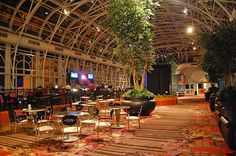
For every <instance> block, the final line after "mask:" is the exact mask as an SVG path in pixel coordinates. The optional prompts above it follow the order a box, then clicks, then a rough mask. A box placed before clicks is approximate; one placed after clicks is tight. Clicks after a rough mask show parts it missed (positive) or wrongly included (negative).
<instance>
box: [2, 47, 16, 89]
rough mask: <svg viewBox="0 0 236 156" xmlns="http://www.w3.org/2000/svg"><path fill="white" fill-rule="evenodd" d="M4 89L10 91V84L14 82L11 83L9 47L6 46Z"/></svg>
mask: <svg viewBox="0 0 236 156" xmlns="http://www.w3.org/2000/svg"><path fill="white" fill-rule="evenodd" d="M4 79H5V84H4V86H5V89H11V84H12V83H14V82H11V45H10V44H6V49H5V76H4Z"/></svg>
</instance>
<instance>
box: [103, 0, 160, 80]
mask: <svg viewBox="0 0 236 156" xmlns="http://www.w3.org/2000/svg"><path fill="white" fill-rule="evenodd" d="M109 2H110V4H111V6H110V8H109V10H108V14H107V17H106V19H105V22H104V23H103V25H104V26H105V27H107V28H109V29H110V30H111V31H112V32H113V34H114V35H115V38H116V41H117V47H116V48H115V49H114V54H115V55H116V56H117V58H118V59H119V61H120V62H121V63H122V64H123V65H125V66H126V67H127V68H128V69H129V70H130V71H131V72H134V70H135V71H137V72H138V74H139V76H141V74H142V70H143V69H144V66H145V64H146V65H147V70H151V69H152V67H151V66H152V65H153V64H154V63H155V52H154V48H153V40H152V39H153V34H154V28H153V24H152V22H151V21H152V20H153V12H154V10H155V8H156V6H157V5H156V4H155V3H153V2H152V1H151V0H110V1H109Z"/></svg>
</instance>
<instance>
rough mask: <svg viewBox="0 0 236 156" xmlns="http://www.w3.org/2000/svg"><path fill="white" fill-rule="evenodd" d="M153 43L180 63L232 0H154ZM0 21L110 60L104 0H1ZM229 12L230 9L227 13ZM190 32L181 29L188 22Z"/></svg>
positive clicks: (228, 15)
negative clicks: (199, 35) (104, 22)
mask: <svg viewBox="0 0 236 156" xmlns="http://www.w3.org/2000/svg"><path fill="white" fill-rule="evenodd" d="M155 1H156V2H158V3H159V4H160V8H158V9H157V10H156V16H155V25H156V30H155V39H154V45H155V48H156V52H157V53H158V54H161V55H164V56H167V57H169V58H172V59H175V60H176V61H177V62H179V63H181V62H184V61H186V58H187V57H188V56H192V55H194V56H195V55H196V56H197V55H200V54H201V52H200V51H198V50H193V47H194V46H197V45H196V43H195V39H194V36H195V35H196V34H197V33H198V32H201V31H211V29H212V27H213V26H215V25H217V24H219V23H220V22H221V21H223V20H232V19H233V18H235V11H233V10H234V9H235V7H236V1H235V0H155ZM0 3H1V5H0V16H1V18H0V27H1V28H2V29H4V30H7V31H9V32H14V33H17V34H19V35H20V36H21V35H30V36H34V37H35V38H37V39H39V40H42V41H47V42H48V43H49V44H52V43H54V44H58V45H61V46H63V47H67V48H68V49H71V50H76V51H78V52H81V53H86V54H89V55H96V56H99V57H102V58H106V59H109V60H112V61H115V60H116V58H114V57H113V55H112V49H113V47H114V46H115V45H116V41H115V39H114V37H113V35H112V33H111V32H110V31H109V30H107V29H104V28H102V26H101V25H100V24H99V23H100V21H101V20H102V19H103V18H104V16H105V15H106V10H107V8H108V7H109V4H108V0H1V2H0ZM233 12H234V13H233ZM190 25H191V26H193V28H194V33H193V34H187V33H186V29H187V27H188V26H190Z"/></svg>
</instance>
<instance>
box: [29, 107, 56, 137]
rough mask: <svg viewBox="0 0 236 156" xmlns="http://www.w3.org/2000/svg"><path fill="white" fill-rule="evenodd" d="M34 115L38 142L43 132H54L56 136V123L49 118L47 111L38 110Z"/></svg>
mask: <svg viewBox="0 0 236 156" xmlns="http://www.w3.org/2000/svg"><path fill="white" fill-rule="evenodd" d="M33 117H34V129H35V134H36V142H38V140H39V136H40V134H41V133H48V134H49V133H50V132H51V133H52V134H53V138H54V123H53V122H51V120H50V118H49V119H48V118H47V111H41V112H38V113H37V114H36V115H33Z"/></svg>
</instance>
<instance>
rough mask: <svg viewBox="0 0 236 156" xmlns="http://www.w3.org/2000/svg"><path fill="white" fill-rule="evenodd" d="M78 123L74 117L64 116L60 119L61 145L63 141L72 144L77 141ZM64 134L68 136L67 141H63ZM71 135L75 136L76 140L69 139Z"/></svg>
mask: <svg viewBox="0 0 236 156" xmlns="http://www.w3.org/2000/svg"><path fill="white" fill-rule="evenodd" d="M80 133H81V131H80V122H79V119H78V117H77V116H74V115H65V116H64V117H62V119H61V138H62V140H63V143H64V142H65V141H68V142H72V141H76V140H78V139H79V135H80ZM65 134H67V135H68V139H66V140H65ZM71 134H76V136H77V139H74V138H73V137H71Z"/></svg>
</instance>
